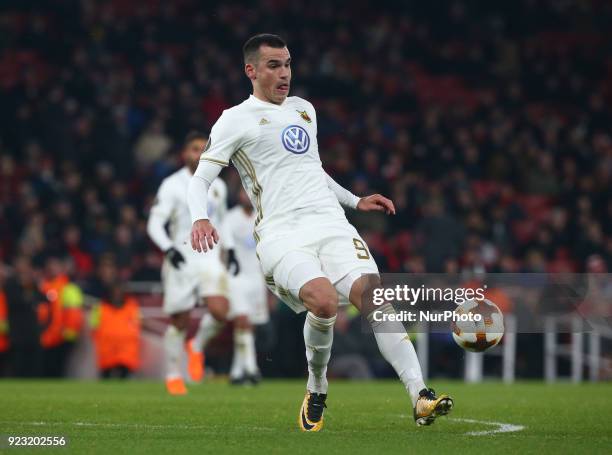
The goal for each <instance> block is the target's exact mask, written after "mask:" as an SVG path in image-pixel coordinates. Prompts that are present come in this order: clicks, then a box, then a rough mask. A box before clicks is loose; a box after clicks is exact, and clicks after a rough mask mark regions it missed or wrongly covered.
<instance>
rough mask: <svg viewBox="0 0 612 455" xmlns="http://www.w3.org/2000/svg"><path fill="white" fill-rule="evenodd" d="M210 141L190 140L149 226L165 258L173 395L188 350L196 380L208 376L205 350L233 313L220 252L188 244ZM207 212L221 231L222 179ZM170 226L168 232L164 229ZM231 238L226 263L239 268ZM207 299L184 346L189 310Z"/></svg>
mask: <svg viewBox="0 0 612 455" xmlns="http://www.w3.org/2000/svg"><path fill="white" fill-rule="evenodd" d="M207 140H208V137H207V136H206V135H205V134H202V133H199V132H192V133H189V135H187V138H186V139H185V142H184V145H183V151H182V158H183V161H184V163H185V166H184V167H182V168H181V169H179V170H178V171H176V172H175V173H173V174H172V175H170V176H168V177H166V178H165V179H164V180H163V181H162V183H161V185H160V187H159V190H158V192H157V197H156V199H155V202H154V204H153V206H152V207H151V213H150V215H149V221H148V223H147V232H148V233H149V236H150V237H151V239H152V240H153V241H154V242H155V244H156V245H157V246H158V247H159V249H160V250H162V251H163V252H164V254H165V260H164V264H163V266H162V282H163V288H164V302H163V309H164V312H165V313H166V314H168V315H169V317H170V324H169V325H168V328H167V329H166V333H165V334H164V353H165V371H166V389H167V390H168V393H170V394H172V395H183V394H185V393H187V388H186V387H185V382H184V380H183V376H182V374H181V359H182V358H183V352H184V350H185V349H186V350H187V353H188V356H189V362H188V371H189V375H190V377H191V379H192V380H193V381H196V382H197V381H201V380H202V378H203V376H204V348H205V347H206V344H207V343H208V342H209V341H210V340H211V339H212V338H213V337H214V336H215V335H216V334H217V333H218V332H219V330H220V329H221V328H222V327H223V325H224V324H225V321H226V319H227V313H228V309H229V303H228V278H227V271H226V268H225V266H224V264H223V263H222V260H221V253H220V249H216V250H215V251H209V252H208V253H206V254H197V253H195V252H194V251H193V250H192V248H191V245H190V242H189V238H190V231H191V217H190V214H189V207H188V205H187V188H188V185H189V181H190V179H191V176H192V175H193V173H194V172H195V170H196V168H197V166H198V162H199V158H200V154H201V152H202V150H203V149H204V147H205V146H206V142H207ZM207 201H208V210H209V213H210V214H211V217H212V218H213V219H215V220H216V223H217V224H218V225H219V226H222V222H223V218H224V216H225V214H226V211H227V187H226V185H225V183H224V182H223V180H222V179H221V178H217V179H215V180H214V182H212V184H211V186H210V189H209V190H208V197H207ZM166 225H167V227H168V228H167V230H166ZM231 242H232V236H231V235H224V242H223V246H224V248H225V249H226V250H228V259H229V261H230V263H234V266H235V268H236V269H237V268H238V264H237V261H236V259H235V255H234V253H233V244H232V243H231ZM203 299H205V300H206V305H207V308H208V312H207V313H206V314H205V315H204V316H203V317H202V320H201V321H200V324H199V327H198V330H197V332H196V334H195V336H194V337H193V338H192V339H191V340H190V341H189V342H188V343H187V344H186V343H185V338H186V335H187V329H188V327H189V318H190V312H191V310H192V309H193V308H194V307H195V306H196V305H198V304H199V303H200V302H201V301H202V300H203Z"/></svg>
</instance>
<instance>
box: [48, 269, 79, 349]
mask: <svg viewBox="0 0 612 455" xmlns="http://www.w3.org/2000/svg"><path fill="white" fill-rule="evenodd" d="M41 291H42V292H43V293H44V294H45V296H46V297H47V300H48V301H49V302H48V303H44V304H41V305H40V306H39V308H38V319H39V322H40V323H41V324H42V325H43V326H44V327H45V329H44V330H43V332H42V334H41V335H40V343H41V345H42V346H43V347H44V348H53V347H56V346H59V345H60V344H62V343H63V342H64V341H74V340H75V339H76V338H77V336H78V334H79V332H80V331H81V328H82V326H83V309H82V306H83V293H82V292H81V289H80V288H79V287H78V286H77V285H75V284H73V283H71V282H70V280H69V278H68V277H67V276H66V275H60V276H58V277H56V278H54V279H52V280H46V281H44V282H43V283H42V285H41Z"/></svg>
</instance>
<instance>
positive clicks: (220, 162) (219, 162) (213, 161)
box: [200, 156, 229, 166]
mask: <svg viewBox="0 0 612 455" xmlns="http://www.w3.org/2000/svg"><path fill="white" fill-rule="evenodd" d="M200 161H210V162H212V163H216V164H220V165H221V166H229V163H228V162H227V161H223V160H218V159H216V158H209V157H207V156H201V157H200Z"/></svg>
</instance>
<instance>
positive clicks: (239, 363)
mask: <svg viewBox="0 0 612 455" xmlns="http://www.w3.org/2000/svg"><path fill="white" fill-rule="evenodd" d="M255 218H256V213H255V211H254V210H253V206H252V205H251V201H250V200H249V197H248V195H247V194H246V192H245V191H244V190H241V191H240V193H239V194H238V205H236V207H234V208H232V209H231V210H230V211H229V212H228V214H227V217H226V218H225V229H224V232H225V233H226V234H227V235H231V236H232V243H234V245H235V251H236V258H237V259H238V262H239V263H240V272H239V273H238V274H237V275H234V276H231V277H230V281H229V283H230V313H229V316H228V319H230V320H232V321H233V322H234V358H233V360H232V368H231V370H230V381H231V383H232V384H257V383H258V382H259V378H260V374H259V368H258V367H257V355H256V351H255V336H254V333H253V325H254V324H255V325H257V324H265V323H266V322H268V320H269V314H268V305H267V297H268V295H267V291H266V286H265V284H264V277H263V274H262V273H261V267H260V266H259V261H258V260H257V255H256V253H255V247H256V243H255V238H254V237H253V230H254V228H255Z"/></svg>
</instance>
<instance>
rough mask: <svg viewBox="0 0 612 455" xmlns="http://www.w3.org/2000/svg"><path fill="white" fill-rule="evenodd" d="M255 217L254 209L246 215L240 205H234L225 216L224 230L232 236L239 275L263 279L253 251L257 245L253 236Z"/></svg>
mask: <svg viewBox="0 0 612 455" xmlns="http://www.w3.org/2000/svg"><path fill="white" fill-rule="evenodd" d="M256 217H257V214H256V213H255V211H253V212H251V215H247V213H246V212H245V211H244V209H243V208H242V207H240V206H236V207H234V208H233V209H231V210H230V211H229V212H228V213H227V216H226V217H225V229H224V232H225V234H226V235H231V236H232V240H233V242H234V251H235V252H236V258H237V259H238V263H239V264H240V273H239V275H246V276H249V277H254V279H257V278H256V277H261V279H262V280H263V274H262V273H261V267H260V266H259V260H258V259H257V255H256V253H255V247H256V246H257V245H256V243H255V238H254V237H253V228H254V227H255V218H256Z"/></svg>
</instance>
